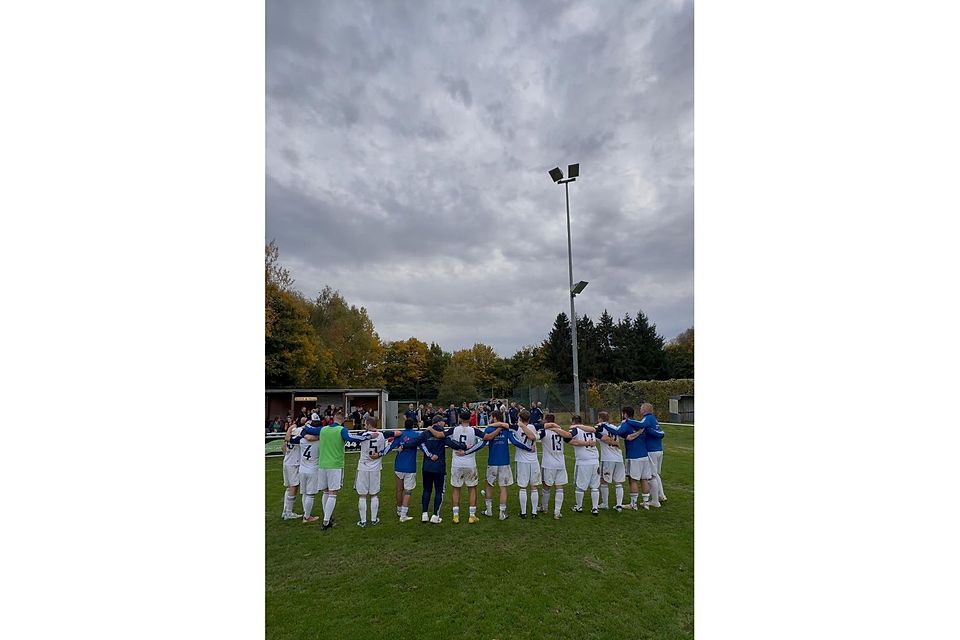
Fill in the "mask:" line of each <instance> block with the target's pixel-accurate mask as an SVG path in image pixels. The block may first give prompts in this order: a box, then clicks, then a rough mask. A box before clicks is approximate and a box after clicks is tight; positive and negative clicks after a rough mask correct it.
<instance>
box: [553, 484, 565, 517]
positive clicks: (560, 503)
mask: <svg viewBox="0 0 960 640" xmlns="http://www.w3.org/2000/svg"><path fill="white" fill-rule="evenodd" d="M554 503H555V504H556V506H554V508H553V512H554V513H560V508H561V507H562V506H563V489H557V495H556V499H555V500H554Z"/></svg>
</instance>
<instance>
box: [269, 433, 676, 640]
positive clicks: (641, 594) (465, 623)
mask: <svg viewBox="0 0 960 640" xmlns="http://www.w3.org/2000/svg"><path fill="white" fill-rule="evenodd" d="M664 430H665V431H666V433H667V437H666V439H665V440H664V449H665V454H664V467H663V478H664V487H665V491H666V494H667V496H668V498H669V501H668V502H666V503H664V506H663V508H662V509H660V510H654V509H651V510H650V511H649V512H647V511H643V510H641V511H639V512H630V511H624V512H623V513H619V514H618V513H616V512H614V511H612V510H610V511H601V512H600V515H599V516H592V515H590V513H589V506H590V495H589V493H588V494H587V495H586V496H585V497H584V505H585V506H586V507H587V509H586V511H585V512H584V513H573V512H572V511H571V510H570V508H571V507H572V506H573V504H574V495H573V493H574V492H573V485H572V480H573V477H574V476H573V452H572V451H571V447H567V466H568V475H569V476H570V480H571V484H568V485H567V486H566V488H565V494H566V495H565V498H564V504H563V519H562V520H559V521H555V520H553V518H552V516H550V517H544V516H542V515H541V517H540V518H538V519H537V520H535V521H533V520H529V519H528V520H521V519H520V518H519V499H518V496H517V487H516V485H514V486H512V487H510V488H509V495H510V502H509V506H508V510H509V511H508V512H509V514H510V519H508V520H506V521H504V522H500V521H498V520H496V516H494V518H487V517H484V516H480V518H481V520H480V522H479V523H478V524H475V525H468V524H466V519H467V518H466V514H467V504H468V503H467V492H466V490H464V491H463V496H462V498H461V504H460V507H461V515H462V519H461V523H460V524H459V525H454V524H452V523H451V520H452V516H451V511H450V509H451V506H452V505H451V503H450V498H451V493H450V487H449V481H448V483H447V484H448V486H447V487H446V493H445V494H444V504H443V508H442V511H441V516H442V517H443V523H442V524H439V525H433V524H422V523H420V522H419V510H420V496H421V489H422V486H421V482H420V479H419V477H418V480H417V488H416V489H415V490H414V494H413V500H412V502H411V509H410V511H411V515H414V516H417V519H416V520H414V521H411V522H407V523H404V524H402V525H401V524H400V523H399V522H397V519H396V516H395V497H394V491H395V484H394V480H393V478H394V476H393V459H394V457H395V455H394V454H390V456H389V457H388V458H387V459H386V460H385V462H384V469H383V475H382V489H381V492H380V519H381V521H382V524H381V525H380V526H378V527H370V526H369V525H368V526H367V528H366V529H360V528H359V527H357V526H356V522H357V520H358V519H359V516H358V512H357V494H356V492H355V491H354V490H353V489H352V487H353V479H354V476H355V474H356V464H357V458H356V456H354V455H350V454H348V455H347V469H346V473H345V478H344V489H343V490H341V492H340V495H339V496H338V499H337V506H336V511H335V513H334V518H335V520H336V521H337V526H336V527H334V528H333V529H331V530H328V531H323V532H321V531H320V528H319V526H317V525H316V524H303V523H302V522H300V521H298V520H291V521H284V520H281V519H280V511H281V507H282V499H283V497H282V496H283V486H282V485H283V479H282V478H283V477H282V471H281V464H282V460H281V459H280V458H269V459H267V460H266V463H265V464H266V514H265V519H266V637H267V638H276V639H281V638H283V639H285V638H318V637H331V638H390V639H391V640H402V639H403V638H458V637H465V638H505V639H507V638H508V639H521V640H522V639H525V638H545V637H546V638H577V639H578V640H583V639H588V638H656V639H657V640H667V639H670V638H692V637H693V429H692V428H689V427H664ZM514 453H515V452H514ZM449 457H450V456H449V455H448V465H449ZM486 458H487V454H486V452H484V451H481V452H480V453H478V454H477V462H478V467H479V470H480V473H481V477H482V474H483V471H484V469H485V468H486ZM512 458H513V454H511V459H512ZM418 464H419V459H418ZM448 477H449V476H448ZM482 484H483V483H482V481H481V486H482ZM610 500H611V503H612V502H613V501H614V492H613V488H612V487H611V490H610ZM628 500H629V487H627V491H626V495H625V497H624V501H625V502H626V501H628ZM478 502H479V510H482V509H483V499H482V498H479V500H478ZM496 504H497V502H496V500H495V501H494V513H496V509H497V506H496ZM550 509H551V511H552V509H553V499H552V496H551V504H550ZM296 510H297V511H298V512H300V510H301V504H300V499H299V498H297V504H296ZM314 514H315V515H317V514H322V508H321V506H320V497H319V496H318V497H317V500H316V504H315V505H314Z"/></svg>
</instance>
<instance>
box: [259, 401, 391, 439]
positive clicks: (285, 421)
mask: <svg viewBox="0 0 960 640" xmlns="http://www.w3.org/2000/svg"><path fill="white" fill-rule="evenodd" d="M338 411H343V407H337V406H334V405H332V404H328V405H327V406H326V408H323V407H320V406H317V407H313V408H312V409H310V410H308V409H307V408H306V407H300V412H299V413H297V414H296V415H294V412H293V411H288V412H287V415H286V416H285V417H281V416H274V417H273V418H272V419H268V420H267V428H266V432H267V433H285V432H286V430H287V427H288V426H289V425H291V424H295V425H300V426H302V425H305V424H307V423H308V422H310V423H312V424H315V425H318V426H324V427H325V426H327V425H328V424H333V416H334V415H335V414H336V413H337V412H338ZM348 417H349V419H350V420H351V424H352V425H359V424H360V423H361V422H362V421H363V420H365V419H366V418H371V417H373V418H376V417H377V412H376V411H371V410H369V409H365V408H363V407H351V408H350V414H349V416H348ZM347 426H351V425H347Z"/></svg>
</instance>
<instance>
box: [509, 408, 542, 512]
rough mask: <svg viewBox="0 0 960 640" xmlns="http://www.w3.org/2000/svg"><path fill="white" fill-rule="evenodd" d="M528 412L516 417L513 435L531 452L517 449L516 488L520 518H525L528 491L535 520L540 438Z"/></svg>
mask: <svg viewBox="0 0 960 640" xmlns="http://www.w3.org/2000/svg"><path fill="white" fill-rule="evenodd" d="M529 420H530V412H529V411H527V410H526V409H524V410H523V411H521V412H520V415H519V416H518V424H517V428H516V431H515V432H514V435H515V436H516V438H517V440H519V441H520V442H522V443H523V444H524V445H526V446H528V447H530V449H531V451H524V450H523V449H517V455H516V458H515V460H516V462H517V486H518V487H519V488H520V517H521V518H524V519H525V518H526V517H527V492H528V489H529V490H530V504H531V506H532V507H533V510H532V511H531V512H530V515H531V517H532V518H534V519H536V517H537V512H538V511H539V508H538V505H539V503H540V494H539V492H538V491H537V485H539V484H540V459H539V458H538V457H537V440H539V439H540V436H539V435H538V434H537V430H536V429H535V428H534V427H532V426H530V424H529V423H528V421H529Z"/></svg>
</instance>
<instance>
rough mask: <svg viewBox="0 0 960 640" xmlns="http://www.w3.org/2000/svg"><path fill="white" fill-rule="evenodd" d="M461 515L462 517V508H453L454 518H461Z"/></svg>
mask: <svg viewBox="0 0 960 640" xmlns="http://www.w3.org/2000/svg"><path fill="white" fill-rule="evenodd" d="M459 515H460V507H454V508H453V517H457V516H459Z"/></svg>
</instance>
